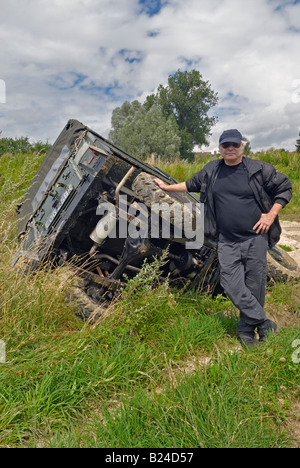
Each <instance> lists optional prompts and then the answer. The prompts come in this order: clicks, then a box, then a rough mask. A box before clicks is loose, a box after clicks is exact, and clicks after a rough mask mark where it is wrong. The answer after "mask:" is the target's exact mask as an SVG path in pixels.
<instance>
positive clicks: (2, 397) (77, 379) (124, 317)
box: [0, 153, 300, 448]
mask: <svg viewBox="0 0 300 468" xmlns="http://www.w3.org/2000/svg"><path fill="white" fill-rule="evenodd" d="M42 157H43V156H42V155H34V154H32V153H31V154H24V155H19V156H17V157H15V156H13V157H12V156H9V155H6V156H2V157H1V158H0V174H1V179H0V209H1V212H2V218H1V232H2V241H1V248H0V261H1V263H0V280H1V281H0V291H1V292H0V294H1V299H0V340H2V341H3V342H4V343H5V351H6V354H5V362H2V363H0V446H1V447H116V448H117V447H145V448H147V447H158V448H162V447H176V448H178V447H185V448H186V447H219V448H221V447H288V446H291V445H292V446H293V445H295V444H296V442H295V441H294V438H295V427H296V409H297V399H298V397H299V365H300V364H299V363H298V359H297V357H298V354H297V353H295V352H297V348H293V343H295V340H296V339H300V333H299V313H300V310H299V299H300V285H299V284H293V285H291V284H276V285H270V286H269V290H268V295H267V305H266V309H267V311H268V313H270V315H271V316H272V317H273V318H275V319H276V320H277V321H278V323H279V325H280V330H279V333H278V334H277V335H275V336H274V337H272V338H270V339H269V341H268V342H267V343H266V344H265V345H263V346H261V347H258V348H255V349H254V350H252V351H247V352H246V351H244V350H242V349H241V348H240V346H239V343H238V341H237V337H236V333H235V329H236V323H237V314H236V310H235V309H234V307H233V306H232V305H231V303H230V302H229V301H228V300H227V299H226V298H223V297H217V298H215V299H212V298H211V297H209V296H207V295H197V294H196V293H195V292H193V291H182V292H180V291H174V290H172V288H171V287H170V285H169V284H168V282H167V281H166V282H164V283H162V284H161V283H158V282H157V277H158V275H159V268H160V262H156V263H155V264H154V265H153V266H152V267H151V268H150V269H149V267H145V268H147V270H143V271H142V273H141V274H140V275H139V276H137V277H136V278H135V279H133V280H131V281H130V282H129V284H128V286H127V288H126V289H125V291H124V292H123V297H122V299H121V301H119V302H118V303H117V304H116V305H114V306H113V307H112V308H111V311H110V312H111V313H110V315H109V317H108V318H107V319H106V321H105V322H100V323H99V325H98V326H93V325H89V324H86V323H84V322H82V321H81V320H80V319H79V318H78V317H77V316H76V315H75V313H74V308H73V305H72V304H67V303H66V302H65V291H66V289H67V288H68V286H69V285H70V284H71V283H72V274H71V272H70V271H69V270H68V268H67V267H63V268H59V269H56V270H55V271H53V270H51V268H45V270H43V271H42V272H39V273H37V274H35V275H34V276H31V277H23V276H20V275H18V274H17V273H16V271H15V270H12V269H11V267H10V262H11V258H12V255H13V253H14V252H15V251H16V249H17V243H16V233H17V230H16V216H15V208H16V206H17V204H18V202H19V201H20V197H21V196H22V195H23V193H24V191H25V189H26V187H27V185H28V183H29V181H30V180H31V177H32V175H33V173H34V172H35V170H36V168H37V167H38V165H39V164H40V162H41V160H42ZM270 157H271V156H270ZM272 157H273V156H272ZM291 161H292V160H291V159H287V160H286V161H285V165H283V158H281V159H280V160H279V161H278V162H277V164H278V166H280V164H282V169H281V166H280V169H281V170H282V172H285V173H287V171H288V170H290V171H291V174H292V175H293V176H294V177H293V184H294V185H295V184H296V186H297V184H298V182H299V161H298V162H297V161H296V162H297V164H298V166H297V167H298V172H296V170H297V167H296V166H293V169H291V168H290V166H289V165H290V164H291ZM195 164H197V166H198V167H199V165H200V163H199V161H198V162H197V161H196V163H195ZM286 164H287V165H286ZM293 164H294V163H293ZM181 167H183V169H181ZM163 169H164V170H165V171H166V172H168V173H171V174H172V175H174V176H175V177H176V178H177V179H179V180H183V179H184V178H186V175H187V173H188V171H190V173H191V172H195V167H194V166H192V165H191V167H189V166H188V165H184V166H182V165H179V164H174V165H169V166H168V167H163ZM284 169H285V170H284ZM176 170H177V171H179V170H183V171H186V172H183V173H182V174H181V175H180V174H177V173H176V174H175V171H176ZM297 174H298V175H297ZM295 175H297V177H296V176H295ZM298 194H299V190H298V191H297V194H296V196H298ZM298 206H299V204H298ZM287 208H288V207H287ZM287 208H286V210H287ZM296 211H297V210H296V208H295V213H296ZM287 213H288V214H289V216H290V218H289V219H291V218H292V219H295V218H296V215H295V213H294V211H293V209H292V208H291V211H288V212H287ZM299 357H300V355H299ZM3 360H4V359H3Z"/></svg>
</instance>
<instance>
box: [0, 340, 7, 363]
mask: <svg viewBox="0 0 300 468" xmlns="http://www.w3.org/2000/svg"><path fill="white" fill-rule="evenodd" d="M5 362H6V343H5V341H3V340H0V364H5Z"/></svg>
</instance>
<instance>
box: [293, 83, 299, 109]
mask: <svg viewBox="0 0 300 468" xmlns="http://www.w3.org/2000/svg"><path fill="white" fill-rule="evenodd" d="M292 88H295V91H294V92H293V93H292V103H294V104H299V102H300V79H299V78H298V79H297V80H294V81H293V82H292Z"/></svg>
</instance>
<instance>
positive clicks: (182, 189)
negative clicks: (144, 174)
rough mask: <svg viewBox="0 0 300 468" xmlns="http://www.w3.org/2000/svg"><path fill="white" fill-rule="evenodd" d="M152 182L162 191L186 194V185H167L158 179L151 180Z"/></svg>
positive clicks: (181, 183) (183, 183)
mask: <svg viewBox="0 0 300 468" xmlns="http://www.w3.org/2000/svg"><path fill="white" fill-rule="evenodd" d="M153 182H155V183H156V185H158V186H159V188H161V189H162V190H165V191H166V192H187V188H186V183H185V182H180V183H179V184H173V185H168V184H165V182H164V181H163V180H160V179H153Z"/></svg>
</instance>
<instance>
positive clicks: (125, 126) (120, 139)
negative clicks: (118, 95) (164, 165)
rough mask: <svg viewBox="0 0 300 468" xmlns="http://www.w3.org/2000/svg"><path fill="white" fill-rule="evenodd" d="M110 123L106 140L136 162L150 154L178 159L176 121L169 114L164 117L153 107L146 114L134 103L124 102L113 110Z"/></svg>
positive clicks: (137, 103)
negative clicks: (133, 156) (110, 127)
mask: <svg viewBox="0 0 300 468" xmlns="http://www.w3.org/2000/svg"><path fill="white" fill-rule="evenodd" d="M111 124H112V130H111V131H110V134H109V139H110V140H111V141H112V142H113V143H114V144H116V145H117V146H120V147H121V148H122V149H123V150H124V151H127V152H128V153H131V154H133V155H135V156H136V157H139V158H140V159H146V158H147V157H149V156H150V155H152V154H153V155H155V156H160V157H161V158H162V159H165V160H169V161H172V160H175V159H176V158H178V157H180V153H179V148H180V143H181V140H180V136H179V130H178V127H177V123H176V120H175V118H174V116H172V115H171V116H169V117H167V118H165V117H164V115H163V113H162V111H161V110H160V109H159V107H158V106H156V105H153V106H152V107H151V108H150V109H149V110H148V111H147V110H146V108H145V107H144V106H143V105H142V104H141V103H139V102H138V101H133V102H132V103H129V102H127V101H126V102H124V104H123V105H122V106H121V107H118V108H116V109H115V110H114V111H113V113H112V118H111Z"/></svg>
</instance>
